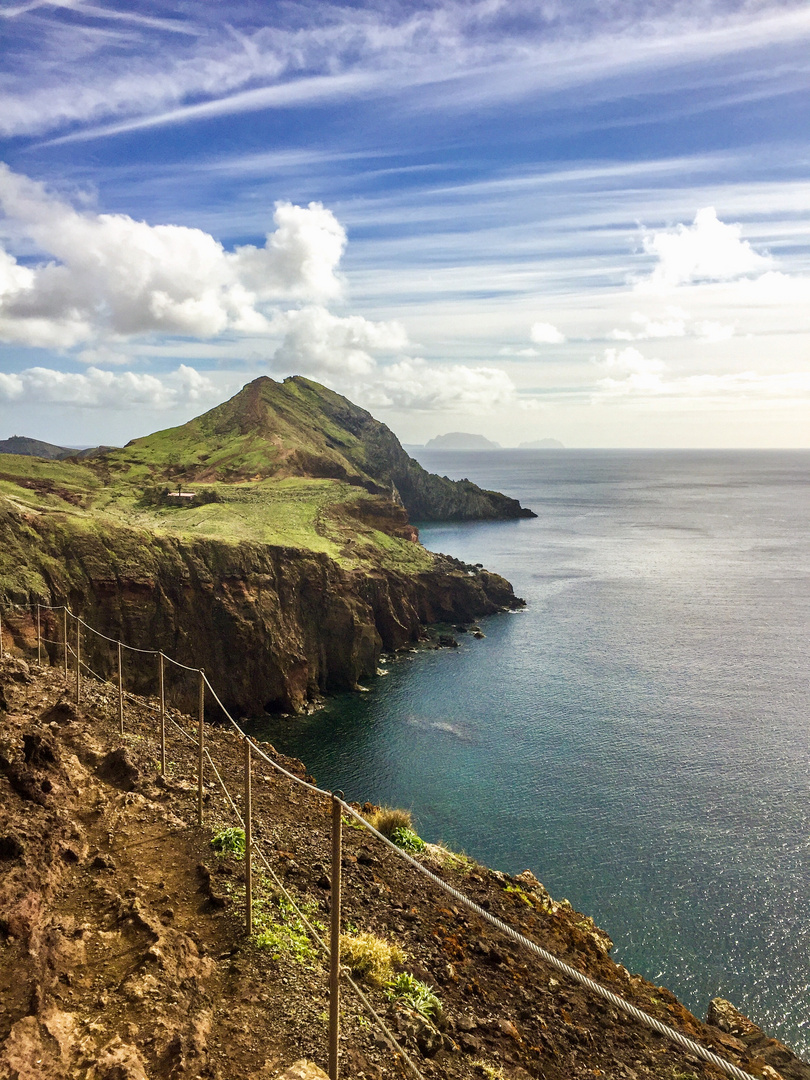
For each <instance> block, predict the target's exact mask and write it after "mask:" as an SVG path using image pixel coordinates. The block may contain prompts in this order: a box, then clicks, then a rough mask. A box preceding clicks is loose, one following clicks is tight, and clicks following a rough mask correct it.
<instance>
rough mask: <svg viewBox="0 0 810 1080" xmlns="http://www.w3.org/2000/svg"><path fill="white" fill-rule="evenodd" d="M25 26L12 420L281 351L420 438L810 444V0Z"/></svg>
mask: <svg viewBox="0 0 810 1080" xmlns="http://www.w3.org/2000/svg"><path fill="white" fill-rule="evenodd" d="M0 25H2V27H3V31H4V35H3V38H4V40H5V42H6V45H5V46H1V47H0V48H2V49H3V50H4V51H5V52H6V60H7V63H6V64H5V65H4V68H3V71H4V74H2V75H0V157H2V158H3V159H4V160H5V161H6V162H7V163H8V164H5V165H2V167H0V209H1V210H2V218H0V343H2V344H0V418H3V417H4V416H5V417H6V420H5V422H6V424H8V423H9V421H10V417H11V416H12V415H13V416H14V424H15V426H19V425H20V424H21V423H22V422H23V421H24V420H25V421H26V422H27V423H28V426H29V428H30V431H29V432H28V433H30V434H37V428H36V425H37V424H39V428H38V430H39V433H42V432H43V431H47V432H48V433H49V434H53V433H54V425H56V428H57V430H58V431H59V434H60V438H62V439H63V440H65V439H72V441H74V442H75V441H76V440H77V438H78V437H79V436H77V434H76V431H77V430H78V429H79V428H81V430H82V432H84V430H85V429H86V428H87V426H88V423H89V424H90V425H95V426H94V428H93V430H94V435H93V439H94V441H97V440H98V441H113V440H114V438H115V435H116V433H117V432H119V431H120V432H122V434H121V435H119V436H118V438H119V440H120V439H121V438H123V437H124V435H125V436H126V437H131V436H132V435H136V434H141V433H143V431H144V430H146V429H147V428H149V427H150V426H152V427H157V426H165V422H166V419H169V420H171V421H177V420H180V419H185V418H187V417H188V416H190V415H192V414H193V413H194V412H199V411H201V407H203V406H208V405H211V404H214V403H215V402H216V401H217V400H221V399H222V398H223V397H224V396H226V395H227V394H228V393H231V392H234V391H235V390H236V389H238V387H239V386H240V385H241V383H242V382H244V381H246V380H247V379H249V378H252V377H255V375H256V374H259V373H264V372H268V371H269V373H270V374H273V375H274V376H283V375H286V374H293V373H299V372H300V373H302V374H306V375H309V376H311V377H313V378H316V379H319V380H321V381H324V382H326V383H327V384H329V385H331V386H333V387H334V388H335V389H337V390H339V391H340V392H343V393H347V394H348V395H349V396H351V397H353V398H354V399H355V400H357V401H358V402H359V403H360V404H363V405H365V406H366V407H368V408H372V409H374V410H375V411H376V412H378V413H379V414H380V415H381V416H382V417H383V418H384V419H386V420H388V422H389V423H391V425H392V426H394V428H395V430H397V431H398V433H400V434H401V435H402V436H403V437H404V438H406V439H409V440H413V441H420V440H423V439H425V438H426V437H429V436H430V435H432V434H435V432H436V431H437V430H443V429H444V427H446V426H448V425H451V426H453V427H470V426H472V424H475V425H476V426H477V428H479V429H480V428H481V427H482V426H485V427H486V429H487V432H488V434H490V435H491V436H493V437H496V438H498V439H499V441H501V442H502V443H507V444H508V443H510V442H513V443H515V442H518V441H521V440H525V439H531V438H533V437H537V436H538V435H546V434H554V435H557V436H559V437H562V438H563V439H564V441H565V442H566V443H567V444H568V445H577V444H579V445H611V444H613V445H622V444H630V445H633V444H636V445H644V444H649V443H650V442H653V443H656V442H657V443H658V444H660V445H666V444H671V445H679V444H680V445H709V444H717V445H741V444H742V445H745V444H754V445H778V444H785V445H791V444H793V445H810V423H808V421H810V350H809V349H808V344H810V327H809V326H808V325H807V322H808V320H807V311H808V307H807V303H808V300H809V299H810V257H809V256H810V242H809V239H810V221H809V220H808V206H807V199H806V194H807V176H806V166H805V165H804V164H803V162H806V161H807V160H808V156H807V154H806V137H805V136H804V134H802V133H803V132H804V126H803V125H802V124H800V123H798V122H797V121H798V119H799V118H800V116H801V115H802V110H803V109H804V105H803V102H804V101H805V100H806V98H805V95H806V91H807V84H808V81H810V80H808V75H809V74H810V71H809V69H810V50H808V48H807V45H808V44H810V41H809V40H808V39H810V11H808V9H807V8H806V5H803V4H800V3H793V2H778V0H756V2H728V0H709V2H702V0H701V2H700V3H698V2H697V0H695V2H692V0H683V2H681V3H679V4H677V5H672V4H667V5H664V4H662V3H659V2H657V0H635V2H634V3H632V4H627V3H626V2H622V3H619V2H618V0H617V2H615V3H607V4H605V3H600V4H596V3H595V2H594V3H591V2H590V0H587V2H586V3H584V4H581V5H565V4H559V3H556V2H555V0H547V2H545V3H543V4H536V3H528V2H523V0H510V2H509V3H506V2H500V0H478V2H473V3H470V4H460V3H455V2H448V0H435V2H432V3H421V4H419V3H417V4H412V3H408V4H405V3H404V2H403V3H391V4H386V5H385V6H380V5H377V4H375V3H361V4H359V5H354V6H351V7H343V6H341V5H339V4H326V5H324V4H318V5H316V4H314V3H309V2H304V3H299V4H296V5H290V6H288V7H284V8H273V9H268V8H267V7H266V5H260V4H259V3H257V2H255V3H254V2H252V0H241V2H240V0H237V2H236V3H235V4H234V5H229V10H228V22H225V21H223V19H222V14H221V10H220V8H219V6H218V5H216V4H214V3H213V2H210V3H209V2H205V0H203V2H201V3H200V4H198V5H195V6H194V8H193V9H189V8H187V7H178V6H176V5H174V4H173V3H169V2H164V0H154V2H152V3H149V4H147V5H144V4H140V3H139V4H134V3H123V4H116V5H115V6H114V7H113V6H112V5H104V4H100V3H92V4H91V3H85V2H84V0H55V2H50V3H46V2H40V0H29V2H24V3H19V4H17V5H13V6H8V7H6V8H5V9H3V10H2V12H0ZM797 132H798V133H799V134H797ZM87 410H92V411H91V412H88V411H87ZM127 416H129V417H130V419H129V420H127V419H126V417H127ZM88 417H94V418H95V419H91V420H89V421H88ZM116 417H118V418H117V419H116ZM136 418H137V421H136ZM470 418H476V419H474V420H471V419H470ZM136 422H137V425H138V426H137V428H135V427H134V425H135V423H136ZM32 425H33V426H32ZM96 431H97V435H96V434H95V433H96Z"/></svg>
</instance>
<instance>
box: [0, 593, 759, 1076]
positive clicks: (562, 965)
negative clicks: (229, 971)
mask: <svg viewBox="0 0 810 1080" xmlns="http://www.w3.org/2000/svg"><path fill="white" fill-rule="evenodd" d="M6 607H7V608H8V607H11V608H13V609H15V610H16V611H22V612H25V613H26V614H27V615H28V617H29V618H30V619H31V625H30V626H26V629H27V630H28V631H29V634H28V642H27V643H28V644H29V647H30V648H33V642H32V641H30V637H31V633H30V631H33V628H34V627H35V628H36V652H37V663H38V664H39V665H41V664H42V657H43V646H51V650H50V651H48V650H46V652H47V655H48V659H49V663H50V665H51V666H54V667H55V666H58V664H57V663H55V661H56V660H58V659H59V657H58V653H59V652H60V651H61V652H62V657H61V660H62V665H63V667H64V674H65V682H66V686H68V685H69V683H70V684H71V685H72V688H73V693H74V696H75V700H76V703H77V704H78V703H79V702H80V700H81V688H82V674H83V673H85V674H86V675H87V676H89V677H91V678H94V679H96V680H97V681H99V682H101V683H103V684H105V685H106V686H108V687H109V688H110V689H112V690H114V691H115V693H116V694H117V704H118V718H119V732H120V734H121V735H122V736H123V735H124V731H125V711H124V702H125V701H126V700H129V701H132V702H137V704H138V705H139V706H140V707H142V708H145V709H147V710H149V711H152V712H155V713H157V714H158V718H159V740H160V772H161V774H162V775H164V776H165V773H166V767H167V762H166V732H167V727H166V724H167V722H168V724H169V725H170V727H171V728H173V729H175V730H176V731H177V732H178V733H179V734H180V735H182V736H183V738H184V739H185V740H186V741H187V742H189V743H191V744H193V746H194V748H195V751H196V753H195V759H196V789H197V790H196V794H197V799H196V804H197V805H196V809H197V824H198V825H199V826H202V825H203V823H204V804H205V789H204V788H205V772H206V763H207V764H208V766H209V767H210V770H211V772H213V774H214V776H215V777H216V781H217V784H218V785H219V787H220V788H221V790H222V792H223V795H224V798H225V801H226V803H227V804H228V806H229V807H230V810H231V812H232V813H233V815H234V817H235V819H236V820H237V821H238V823H239V826H240V828H241V829H243V831H244V834H245V856H244V864H245V865H244V876H245V930H246V933H247V934H248V935H250V934H252V933H253V930H254V926H253V899H254V897H253V867H254V861H256V860H258V861H259V862H260V863H261V864H262V865H263V867H264V869H265V871H266V872H267V873H268V875H269V876H270V877H271V879H272V880H273V882H274V884H275V886H276V888H277V889H278V890H279V891H280V892H281V894H282V895H283V896H284V898H285V900H286V901H287V903H288V904H289V905H290V906H291V908H292V909H293V911H295V913H296V916H297V918H298V919H299V920H300V921H301V924H302V925H303V926H304V927H305V928H306V931H307V933H308V934H309V935H310V937H311V938H312V940H313V941H314V942H315V944H316V946H317V947H318V949H319V951H320V952H321V953H322V954H323V955H324V957H325V958H326V959H327V960H328V963H329V1034H328V1042H329V1047H328V1061H329V1068H328V1072H329V1076H330V1080H339V1063H338V1059H339V1037H340V987H341V984H345V985H346V986H347V987H348V988H349V989H350V990H351V991H352V992H353V993H354V994H355V995H356V997H357V998H358V1000H359V1001H360V1003H361V1004H362V1006H363V1007H364V1008H365V1009H366V1011H367V1012H368V1014H369V1015H370V1016H371V1018H372V1020H373V1022H374V1023H375V1024H376V1025H377V1027H378V1028H379V1030H380V1031H381V1032H382V1034H383V1037H384V1039H385V1041H386V1042H387V1044H388V1046H389V1047H390V1049H391V1051H392V1052H393V1054H394V1055H395V1057H396V1060H397V1061H398V1062H399V1063H400V1064H401V1065H402V1067H403V1068H404V1070H405V1071H406V1072H407V1073H409V1074H410V1075H411V1076H414V1077H416V1078H417V1080H420V1078H421V1080H423V1074H422V1073H421V1072H420V1070H419V1068H418V1067H417V1065H416V1064H415V1063H414V1062H413V1060H412V1058H411V1057H410V1055H409V1054H408V1053H407V1052H406V1050H405V1049H404V1047H403V1046H402V1045H401V1043H400V1042H399V1041H398V1040H397V1038H396V1036H395V1035H394V1034H393V1032H392V1031H391V1030H390V1027H389V1026H388V1025H387V1024H386V1022H385V1020H384V1019H383V1018H382V1017H381V1016H380V1015H379V1012H378V1011H377V1010H376V1009H375V1008H374V1005H373V1003H372V1002H371V1001H370V1000H369V998H368V995H367V994H365V992H364V991H363V989H362V988H361V987H360V986H359V985H358V984H357V982H356V981H355V980H354V979H352V977H351V973H350V971H349V970H348V969H347V968H345V967H343V966H342V965H341V963H340V946H339V942H340V938H341V865H342V823H343V815H344V814H345V815H348V817H349V818H351V819H352V820H353V821H354V822H355V823H356V825H357V826H358V827H360V828H363V829H365V830H366V831H367V832H368V833H369V834H370V835H372V836H373V837H374V838H375V839H376V840H377V841H379V842H380V843H382V844H383V845H384V846H385V847H386V849H387V850H390V851H392V852H393V853H394V854H395V855H396V856H397V857H398V858H400V859H402V860H404V861H405V863H407V864H408V865H409V867H410V869H412V870H414V871H415V872H416V873H417V874H420V875H422V876H423V877H425V878H426V879H428V880H429V881H430V882H431V883H432V884H433V885H435V886H436V887H437V888H438V889H440V890H441V891H442V892H444V893H445V894H447V895H449V896H451V897H453V899H454V900H456V901H457V902H458V903H459V904H461V905H462V906H463V907H464V908H466V909H467V910H468V911H470V912H471V913H473V914H474V915H476V916H477V917H478V918H480V919H481V920H483V921H484V922H486V923H488V924H489V925H491V926H493V927H494V928H495V929H496V930H498V931H499V932H500V933H501V934H503V935H504V936H505V937H507V938H508V939H509V940H510V941H512V942H513V943H515V944H516V945H518V946H520V947H521V948H523V949H525V950H527V951H528V952H530V953H532V954H533V955H534V956H536V957H538V958H539V959H540V960H541V961H543V962H544V963H545V964H547V965H548V966H549V967H551V968H552V969H554V970H555V971H557V972H559V973H560V974H562V975H564V976H565V977H566V978H568V979H571V980H572V981H574V982H576V983H578V984H579V985H581V986H583V987H584V988H585V989H587V990H588V991H589V992H590V993H592V994H593V995H595V996H596V997H599V998H601V999H602V1000H603V1001H607V1002H608V1003H610V1004H611V1005H612V1006H613V1007H614V1008H616V1009H619V1010H621V1011H622V1012H624V1013H625V1015H627V1016H629V1017H631V1018H632V1019H633V1020H634V1021H636V1022H637V1023H639V1024H641V1025H643V1026H645V1027H647V1028H648V1029H650V1030H652V1031H655V1032H657V1033H658V1034H659V1035H661V1036H663V1037H664V1038H666V1039H669V1040H670V1041H671V1042H672V1043H674V1044H675V1045H677V1046H679V1047H680V1048H681V1049H682V1050H684V1051H685V1052H686V1053H688V1054H691V1055H693V1056H694V1057H696V1058H699V1059H700V1060H702V1061H704V1062H705V1063H707V1064H709V1065H711V1066H714V1067H715V1068H716V1069H719V1070H720V1071H721V1072H722V1073H724V1074H725V1075H726V1076H730V1077H732V1078H733V1080H754V1077H753V1076H752V1075H751V1074H750V1073H748V1072H746V1071H745V1070H743V1069H741V1068H740V1067H739V1066H737V1065H735V1064H734V1063H732V1062H730V1061H728V1060H726V1059H725V1058H722V1057H720V1056H719V1055H718V1054H716V1053H715V1052H714V1051H713V1050H711V1049H709V1048H708V1047H706V1046H703V1045H702V1044H701V1043H698V1042H696V1041H695V1040H694V1039H691V1038H690V1037H689V1036H687V1035H684V1034H683V1033H682V1032H680V1031H678V1030H676V1029H675V1028H673V1027H672V1026H671V1025H669V1024H666V1023H664V1022H663V1021H661V1020H659V1019H658V1018H657V1017H654V1016H652V1015H650V1014H649V1013H648V1012H646V1011H645V1010H643V1009H640V1008H638V1006H636V1005H634V1004H633V1003H632V1002H630V1001H627V1000H626V999H625V998H623V997H621V996H620V995H619V994H616V993H615V992H614V991H612V990H610V989H609V988H608V987H606V986H603V985H602V984H601V983H599V982H597V981H596V980H595V979H592V978H591V977H590V976H589V975H586V974H585V973H584V972H582V971H579V970H578V969H577V968H575V967H573V966H572V965H570V964H568V963H567V962H566V961H564V960H562V959H560V958H559V957H558V956H555V955H554V954H553V953H551V952H549V951H548V950H547V949H544V948H543V947H542V946H541V945H538V944H537V943H536V942H535V941H532V940H531V939H530V938H528V937H527V936H526V935H525V934H523V933H521V932H520V931H519V930H516V929H515V928H514V927H513V926H511V925H510V924H509V923H507V922H506V921H505V920H503V919H501V918H499V917H498V916H497V915H493V914H492V912H491V911H488V910H486V908H484V907H482V906H481V905H480V904H477V903H476V902H475V901H474V900H472V899H471V898H470V897H468V896H467V895H466V894H465V893H464V892H462V891H461V890H460V889H457V888H455V886H453V885H451V884H449V883H448V882H447V881H445V880H444V879H443V878H442V877H440V876H439V875H438V874H436V873H434V872H433V871H432V870H431V869H430V868H429V867H428V866H426V865H425V864H424V863H422V862H420V861H419V860H418V859H416V858H414V856H413V855H411V854H409V853H408V852H407V851H405V850H403V849H402V848H401V847H399V846H398V845H397V844H395V843H394V842H393V841H392V840H391V839H389V838H388V837H387V836H385V835H384V834H383V833H381V832H380V831H379V830H378V829H376V828H375V827H374V826H373V825H372V824H371V822H370V821H368V820H367V819H366V818H365V817H364V816H363V815H362V814H361V813H360V812H359V811H358V810H357V809H356V808H355V807H353V806H352V805H350V804H349V803H348V802H346V801H345V799H344V797H343V792H340V791H337V792H330V791H326V790H325V789H323V788H320V787H318V786H317V785H316V784H313V783H310V782H309V781H307V780H304V779H302V778H301V777H300V776H297V775H296V774H295V773H293V772H291V771H290V770H289V769H286V768H285V767H284V766H283V765H281V764H280V763H279V762H278V761H275V760H274V759H273V758H272V757H271V756H270V755H269V754H267V753H266V752H265V751H264V750H262V748H261V747H260V746H259V745H258V744H257V743H256V741H255V740H254V739H252V738H251V736H249V735H248V734H247V733H246V732H245V731H244V730H243V729H242V728H241V727H240V725H239V724H238V723H237V722H236V720H234V718H233V716H232V715H231V713H230V712H229V710H228V709H227V707H226V706H225V704H224V703H223V701H222V699H221V698H220V696H219V695H218V693H217V691H216V690H215V689H214V687H213V686H212V685H211V682H210V681H209V679H208V677H207V675H206V674H205V671H204V669H202V668H197V667H194V666H190V665H187V664H183V663H181V662H180V661H178V660H175V659H174V658H173V657H170V656H169V655H168V654H165V653H163V652H162V651H161V650H159V649H143V648H136V647H134V646H131V645H127V644H126V643H125V642H122V641H120V640H119V639H117V638H113V637H110V636H108V635H106V634H103V633H102V632H101V631H99V630H97V629H96V628H95V627H93V626H91V625H90V624H89V623H87V622H86V621H85V620H84V619H83V618H81V617H80V616H78V615H76V614H74V613H73V612H72V611H71V610H70V608H69V607H68V606H67V605H65V604H61V605H45V604H39V603H38V604H36V605H28V606H26V605H22V604H8V603H7V604H6ZM43 612H45V613H46V614H45V616H44V617H43V614H42V613H43ZM58 613H61V614H62V620H61V627H60V626H59V622H60V620H59V619H58V618H57V614H58ZM70 620H72V621H73V624H75V637H74V642H73V643H71V641H70V638H69V629H68V628H69V621H70ZM6 623H7V624H8V618H7V616H6ZM3 625H4V624H3V611H2V610H0V660H2V658H3V656H4V653H5V651H6V649H5V645H4V637H3ZM43 626H45V627H48V628H51V627H54V628H56V627H58V628H59V629H61V630H62V634H61V638H60V637H59V636H55V637H46V636H45V634H43ZM82 630H84V631H86V632H88V633H91V634H93V635H94V637H96V638H97V639H99V640H102V641H105V642H107V643H108V644H109V645H111V646H115V663H114V664H112V670H113V677H112V678H111V677H110V675H109V674H107V675H105V674H104V673H103V672H99V671H97V670H95V669H94V668H93V667H92V666H91V665H90V664H88V663H87V661H86V659H83V658H82ZM48 632H56V633H58V630H56V631H52V630H50V629H49V630H48ZM125 652H126V653H131V654H133V655H135V656H140V657H150V658H152V663H153V667H154V671H153V672H152V673H151V677H153V678H156V684H157V685H158V687H159V704H158V705H157V706H154V705H151V704H150V703H149V702H148V701H145V700H144V696H145V695H143V694H139V693H135V692H132V691H128V690H126V689H125V688H124V673H125V668H124V662H123V657H124V653H125ZM155 659H156V660H157V664H155V663H154V661H155ZM166 663H169V664H170V665H172V667H173V668H174V669H175V670H177V671H180V672H182V673H183V674H182V675H181V676H180V682H181V686H180V687H179V690H177V687H175V690H176V691H177V697H178V699H179V700H182V701H184V702H188V701H189V699H190V698H192V699H194V701H195V704H196V714H197V715H196V731H195V732H194V733H191V732H189V731H187V730H186V728H185V727H183V725H182V724H181V723H179V721H178V718H177V716H172V715H171V711H170V709H169V708H168V707H167V704H166V700H167V694H166V689H167V688H166V679H165V665H166ZM71 665H72V667H73V672H72V679H71V673H70V667H71ZM155 672H156V673H157V675H156V676H155ZM147 681H148V680H147V679H146V678H145V676H144V673H143V672H141V673H140V682H141V684H146V683H147ZM206 690H207V691H208V695H209V696H210V698H212V699H213V701H214V703H215V704H216V705H217V706H218V707H219V709H220V710H221V712H222V715H223V717H224V719H225V720H227V722H228V724H229V725H230V726H231V727H232V729H233V730H234V732H235V733H236V735H237V736H238V739H239V741H240V743H241V745H242V748H243V750H242V752H243V777H244V779H243V790H242V792H241V793H239V794H238V795H237V794H235V793H234V792H232V791H230V790H229V789H228V786H227V784H226V782H225V780H224V779H223V776H222V774H221V772H220V770H219V769H218V768H217V766H216V763H215V761H214V758H213V756H212V755H211V753H210V750H209V748H208V746H207V745H206V739H205V727H206V714H205V701H206ZM175 712H176V713H177V714H178V715H183V714H182V713H180V711H179V710H178V709H176V710H175ZM254 756H255V757H258V758H259V759H260V760H262V761H263V762H264V763H265V764H267V765H269V766H270V767H271V768H272V769H273V770H274V771H275V772H277V773H278V774H280V775H283V776H285V777H286V778H287V779H288V780H290V781H292V782H293V784H295V785H297V786H299V787H301V788H302V789H305V790H306V791H308V792H309V793H311V794H312V795H315V796H317V797H319V798H321V799H325V800H328V803H329V805H330V806H331V820H332V827H331V876H330V904H329V911H330V933H329V937H328V941H327V940H324V936H323V935H322V934H321V933H319V932H318V930H317V929H316V928H315V927H314V926H313V924H312V920H311V919H310V918H309V917H308V916H307V914H306V912H305V911H304V910H302V909H303V906H304V905H302V904H301V903H300V902H298V901H297V900H296V898H295V897H294V896H293V895H292V893H291V892H290V891H289V890H288V889H287V888H286V886H285V885H284V883H283V882H282V881H281V879H280V878H279V877H278V875H277V874H276V872H275V870H274V869H273V867H272V864H271V863H270V861H269V859H268V858H267V855H266V854H265V852H264V850H263V848H262V845H261V843H260V842H259V841H258V840H257V839H256V837H255V833H254V828H253V814H252V776H253V772H252V762H253V758H254ZM240 799H241V802H242V806H243V811H242V812H240V810H239V808H238V806H237V801H238V800H240ZM332 943H338V946H337V948H334V949H333V948H332Z"/></svg>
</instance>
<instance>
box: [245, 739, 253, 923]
mask: <svg viewBox="0 0 810 1080" xmlns="http://www.w3.org/2000/svg"><path fill="white" fill-rule="evenodd" d="M244 743H245V929H246V930H247V933H248V936H250V934H252V933H253V794H252V792H251V785H250V739H245V740H244Z"/></svg>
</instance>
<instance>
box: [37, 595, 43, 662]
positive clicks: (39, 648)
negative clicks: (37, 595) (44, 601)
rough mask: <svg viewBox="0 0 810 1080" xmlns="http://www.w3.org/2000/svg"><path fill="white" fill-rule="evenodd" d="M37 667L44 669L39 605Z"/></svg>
mask: <svg viewBox="0 0 810 1080" xmlns="http://www.w3.org/2000/svg"><path fill="white" fill-rule="evenodd" d="M37 667H42V626H41V624H40V621H39V604H37Z"/></svg>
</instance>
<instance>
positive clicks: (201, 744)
mask: <svg viewBox="0 0 810 1080" xmlns="http://www.w3.org/2000/svg"><path fill="white" fill-rule="evenodd" d="M197 750H198V756H197V824H198V825H202V823H203V756H204V754H205V672H204V671H203V669H202V668H200V720H199V724H198V729H197Z"/></svg>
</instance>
